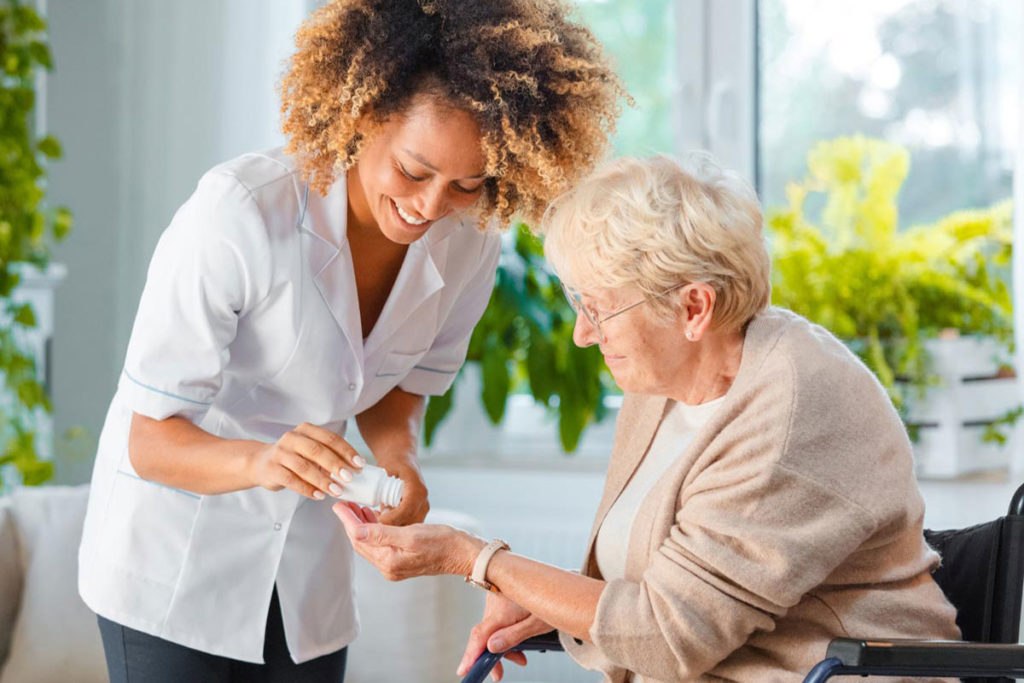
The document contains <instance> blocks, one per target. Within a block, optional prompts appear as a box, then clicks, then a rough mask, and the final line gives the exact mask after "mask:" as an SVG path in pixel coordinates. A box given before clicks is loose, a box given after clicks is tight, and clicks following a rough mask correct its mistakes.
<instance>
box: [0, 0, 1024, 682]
mask: <svg viewBox="0 0 1024 683" xmlns="http://www.w3.org/2000/svg"><path fill="white" fill-rule="evenodd" d="M4 1H5V2H6V0H4ZM15 4H17V3H15ZM21 4H23V5H29V6H31V7H34V8H35V9H36V10H37V12H38V13H39V15H40V16H41V17H43V18H44V19H45V21H46V24H47V27H46V30H45V31H44V32H41V33H39V34H38V36H37V37H36V38H35V39H34V40H38V41H39V42H41V43H45V44H46V45H48V47H49V52H50V55H51V56H52V64H53V68H52V70H46V69H43V68H36V69H34V70H32V71H31V73H27V74H22V77H23V79H24V81H25V82H26V83H30V84H31V87H32V88H33V89H34V92H35V101H34V106H33V107H32V108H31V112H30V117H31V121H30V128H31V134H32V135H33V136H34V137H35V138H36V139H40V138H43V137H44V136H47V135H52V136H54V138H55V139H56V140H57V141H59V143H60V148H61V154H60V155H59V158H56V154H53V155H51V156H54V157H55V158H53V159H52V160H48V161H45V162H44V163H42V165H41V168H42V175H41V176H40V178H39V180H38V183H39V186H40V187H42V188H44V189H45V198H44V199H43V200H42V204H41V206H42V207H43V208H42V209H41V210H45V211H51V212H52V211H53V210H55V209H56V207H66V208H67V209H68V210H69V212H70V215H71V216H73V227H72V228H71V230H70V232H69V233H68V234H67V236H66V238H63V239H62V240H60V241H59V243H56V244H55V245H54V246H53V248H52V252H51V253H50V254H49V259H48V262H46V263H39V264H37V265H42V266H45V267H44V268H42V270H40V271H38V272H34V274H33V273H29V272H27V273H26V275H25V276H24V277H23V279H22V282H21V284H20V285H19V286H18V287H17V288H16V289H15V290H14V294H13V297H14V298H13V300H14V301H15V302H19V303H18V305H19V306H20V305H23V303H24V302H29V303H31V304H32V305H33V311H34V314H33V315H34V317H33V320H32V321H29V322H31V323H32V324H25V325H21V324H20V323H19V318H18V312H19V310H20V309H10V308H9V309H8V313H9V314H10V315H9V316H8V317H13V319H14V322H13V323H12V329H13V330H14V338H15V339H16V340H18V341H19V342H20V343H21V344H22V347H23V348H24V349H25V350H26V353H27V355H28V356H29V357H31V358H32V359H33V361H34V365H33V366H32V367H31V369H30V371H31V373H34V376H35V377H36V378H37V379H38V380H39V382H40V384H41V386H42V392H43V393H42V394H41V395H40V396H36V397H35V398H33V394H32V391H31V390H30V388H24V387H23V388H22V389H19V388H18V387H19V386H20V385H18V386H15V387H14V389H13V395H14V397H13V398H11V399H10V400H8V402H7V403H5V404H3V405H5V406H7V407H6V409H5V414H6V415H7V416H8V417H9V419H11V420H13V419H14V418H15V417H16V416H18V415H21V418H19V419H21V420H22V422H21V423H18V424H19V425H21V426H20V427H18V428H17V429H15V431H14V432H10V431H9V430H8V432H6V433H5V434H6V436H5V437H4V438H5V439H7V442H8V447H7V448H8V449H7V459H6V460H0V463H3V462H6V463H7V464H6V465H0V473H2V477H3V479H2V481H3V486H4V487H5V488H6V489H8V490H10V489H13V488H15V487H17V486H18V485H19V483H21V482H24V483H43V482H44V481H46V482H47V483H49V484H62V485H75V484H81V483H84V482H87V481H88V477H89V474H90V471H91V463H92V454H93V451H94V449H95V444H96V439H97V437H98V434H99V430H100V427H101V426H102V422H103V418H104V414H105V411H106V409H107V405H108V402H109V400H110V398H111V397H112V396H113V393H114V389H115V386H116V382H117V378H118V376H119V373H120V369H121V364H122V362H123V356H124V351H125V348H126V345H127V341H128V336H129V333H130V331H131V325H132V321H133V318H134V315H135V310H136V307H137V305H138V300H139V296H140V294H141V291H142V286H143V283H144V281H145V276H146V268H147V264H148V261H149V258H150V255H151V253H152V250H153V248H154V246H155V244H156V241H157V239H158V237H159V235H160V233H161V231H162V230H163V229H164V227H165V226H166V225H167V224H168V222H169V220H170V218H171V216H172V215H173V213H174V211H175V210H176V209H177V207H178V206H179V205H180V204H181V203H182V202H183V201H184V200H185V199H186V198H187V197H188V196H189V194H190V193H191V191H192V189H193V188H194V187H195V184H196V182H197V180H198V179H199V177H200V175H201V174H202V173H203V172H204V171H205V170H207V169H208V168H210V167H211V166H213V165H215V164H217V163H219V162H221V161H224V160H227V159H229V158H231V157H233V156H236V155H238V154H241V153H243V152H246V151H253V150H259V149H264V148H269V147H273V146H276V145H280V144H283V138H282V137H281V135H280V133H279V132H278V130H277V129H278V113H279V107H278V103H277V97H276V94H275V83H276V80H277V78H278V76H279V75H280V73H281V71H282V68H283V65H284V62H285V60H286V59H287V58H288V56H289V54H290V51H291V48H292V36H293V33H294V31H295V29H296V27H297V26H298V24H299V23H300V22H301V21H302V20H303V19H304V17H305V16H307V14H308V13H309V12H310V11H311V10H312V9H314V8H315V7H316V6H317V5H318V4H319V2H317V1H316V0H174V2H161V1H159V0H36V1H35V2H34V3H31V2H22V3H21ZM575 5H576V9H577V12H578V17H579V18H580V20H582V21H583V22H585V23H586V24H587V25H588V26H589V27H590V28H591V29H592V30H593V32H594V33H595V34H596V36H597V37H598V38H599V39H600V40H601V41H602V42H603V43H604V45H605V46H606V48H607V51H608V54H609V56H610V58H611V59H612V60H613V62H614V63H615V65H616V67H617V69H618V70H619V72H620V73H621V74H622V76H623V77H624V79H625V81H626V84H627V86H628V88H629V90H630V92H631V94H632V95H633V97H634V98H635V100H636V106H635V107H634V108H628V107H626V108H624V112H623V115H622V118H621V121H620V124H619V132H618V135H617V137H616V140H615V153H616V154H617V155H622V154H631V155H647V154H652V153H668V154H685V153H686V152H688V151H691V150H696V149H706V150H709V151H710V152H712V154H714V155H715V157H717V159H718V160H719V162H720V163H721V164H722V165H724V166H726V167H731V168H734V169H736V170H738V171H739V172H740V173H741V174H742V175H743V176H744V177H746V178H747V179H748V180H749V181H750V182H751V183H752V184H753V185H754V186H755V188H756V189H757V191H758V194H759V196H760V197H761V199H762V202H763V204H764V206H765V211H766V237H767V239H768V241H769V244H770V245H771V247H772V251H773V259H774V267H773V273H774V275H773V278H774V279H773V300H774V301H775V302H776V303H779V304H782V305H786V306H788V307H790V308H793V309H794V310H797V311H798V312H801V313H802V314H804V315H807V316H808V317H811V318H812V319H814V320H816V321H818V322H821V323H822V324H824V325H826V326H827V327H829V328H830V329H832V331H833V332H835V333H836V334H837V335H838V336H840V337H841V338H843V339H844V341H846V342H847V343H848V344H849V345H850V347H851V348H852V349H853V350H854V351H856V352H857V353H859V354H861V356H862V357H863V358H864V359H865V362H867V363H868V365H869V367H871V369H872V370H874V371H875V372H876V373H877V374H878V375H879V378H880V380H881V381H882V382H883V384H885V386H886V388H887V389H888V390H889V392H890V395H891V396H892V397H893V400H894V402H895V403H896V405H897V406H898V407H899V409H900V411H901V414H902V415H903V417H904V421H905V422H906V424H907V427H908V431H909V433H910V434H911V436H912V437H913V439H914V442H915V457H916V458H917V467H918V473H919V476H920V480H921V484H922V490H923V492H924V494H925V497H926V500H927V502H928V505H929V507H928V518H927V519H926V522H927V523H928V524H930V525H932V526H935V527H941V526H956V525H963V524H966V523H971V522H973V521H980V520H983V519H987V518H989V517H992V516H995V515H996V514H998V513H999V512H1000V510H1001V509H1002V507H1003V506H1004V504H1005V502H1006V501H1007V500H1008V497H1009V491H1011V490H1012V488H1013V484H1014V482H1019V480H1020V479H1021V472H1022V471H1024V442H1022V440H1021V439H1020V437H1019V435H1018V432H1019V431H1020V430H1019V428H1018V424H1017V423H1018V418H1019V417H1020V415H1021V413H1022V412H1024V411H1022V409H1021V404H1022V403H1024V389H1022V388H1021V385H1020V383H1019V382H1018V380H1017V377H1016V374H1017V373H1016V369H1015V368H1016V367H1020V363H1019V360H1020V354H1019V353H1018V349H1019V348H1020V344H1019V343H1015V340H1019V339H1020V333H1019V332H1018V331H1017V330H1018V329H1020V330H1024V323H1022V321H1021V319H1020V315H1021V314H1019V313H1018V314H1016V322H1017V324H1015V312H1014V308H1013V306H1012V303H1013V300H1014V298H1015V297H1014V292H1015V279H1014V274H1015V270H1017V265H1016V263H1015V261H1014V259H1013V249H1014V246H1015V242H1020V241H1021V240H1024V227H1022V226H1021V225H1020V223H1021V221H1020V219H1018V218H1015V214H1014V211H1013V206H1014V201H1015V200H1016V201H1017V202H1019V201H1021V200H1022V199H1024V181H1022V180H1021V178H1022V177H1024V173H1017V172H1016V171H1017V169H1018V168H1021V169H1022V171H1024V167H1022V164H1024V137H1022V131H1024V111H1022V109H1021V101H1022V95H1024V66H1022V63H1024V59H1022V57H1024V46H1022V42H1021V40H1020V37H1021V36H1022V35H1024V4H1022V3H1020V2H1006V1H999V0H860V1H859V2H857V3H849V2H844V1H842V0H579V1H578V2H576V3H575ZM11 78H13V76H12V73H11V68H10V66H9V65H8V80H10V79H11ZM44 156H46V155H45V154H44ZM798 198H799V199H798ZM837 198H841V199H842V201H837ZM837 206H841V207H845V208H840V209H837V208H836V207H837ZM890 209H891V211H890ZM48 215H50V214H48ZM879 216H890V218H888V219H886V218H879ZM40 220H42V219H40ZM46 220H48V221H55V226H54V230H55V231H56V232H55V234H56V233H57V232H61V230H60V229H58V228H59V226H57V225H56V224H57V223H60V221H61V220H64V219H61V218H59V217H58V218H54V217H53V216H52V215H50V218H47V219H46ZM796 225H799V226H804V227H807V226H810V228H812V229H813V230H814V231H815V234H817V235H820V236H821V237H822V239H823V240H824V241H825V242H826V243H827V244H828V248H827V249H824V250H818V251H815V248H814V247H813V246H812V245H809V244H807V243H802V242H800V240H799V239H796V238H794V233H793V226H796ZM40 229H41V228H40ZM43 261H46V259H43ZM526 277H531V278H535V279H537V280H538V281H539V282H541V284H542V285H543V286H542V288H541V292H542V293H541V295H539V296H540V298H541V299H543V301H542V302H541V303H543V304H545V305H546V306H547V307H548V308H550V309H552V310H555V309H557V308H558V307H559V306H562V305H563V303H562V301H561V299H560V298H559V297H560V295H554V294H552V292H553V291H554V288H553V287H551V286H550V285H551V283H550V281H549V274H548V273H547V272H546V271H545V268H544V265H543V262H542V260H541V259H540V258H539V247H538V244H537V243H536V241H535V240H534V239H533V238H531V237H530V236H529V234H528V231H527V230H525V229H524V228H517V229H513V230H512V231H510V233H509V234H508V236H507V238H506V253H505V254H504V255H503V258H502V264H501V272H500V273H499V280H498V286H499V287H511V288H515V283H516V282H519V281H521V280H522V278H526ZM1016 281H1017V282H1018V283H1021V285H1024V273H1021V272H1020V271H1018V277H1017V279H1016ZM1021 285H1018V286H1017V289H1018V290H1021V291H1020V292H1019V293H1018V295H1019V294H1020V293H1024V289H1022V287H1021ZM500 305H501V304H500V303H493V306H495V307H499V306H500ZM525 308H526V307H525V306H524V307H523V310H498V308H495V309H494V310H493V315H489V316H485V323H484V324H483V325H482V326H481V328H480V329H479V330H478V332H477V335H476V336H475V337H474V344H473V346H472V347H471V352H470V362H469V363H467V366H466V368H465V369H464V372H463V373H462V375H461V376H460V378H459V380H458V382H457V384H456V387H455V391H454V393H453V394H452V395H451V396H448V397H446V398H445V400H444V401H438V402H436V403H435V404H434V405H432V407H431V413H430V429H429V430H428V431H429V444H425V445H424V453H423V462H424V464H425V467H426V470H425V471H426V476H427V479H428V484H429V485H430V486H431V500H432V503H433V505H434V506H435V507H443V508H449V509H454V510H460V511H462V512H466V513H469V514H470V515H472V516H473V517H475V518H476V519H477V520H478V521H479V522H480V524H481V525H482V528H483V529H484V531H485V534H486V535H488V536H494V535H498V536H501V537H503V538H506V540H508V541H510V542H511V543H512V545H513V547H514V548H516V549H517V550H519V551H520V552H524V553H526V554H532V555H534V556H537V557H539V558H541V559H544V560H547V561H550V562H554V563H557V564H560V565H563V566H571V567H575V566H576V565H577V564H578V562H579V561H580V557H581V554H582V552H583V549H584V545H585V541H586V537H587V533H588V531H589V528H590V521H591V516H592V514H593V511H594V509H595V507H596V505H597V501H598V498H599V496H600V491H601V485H602V481H603V473H604V468H605V467H606V465H607V457H608V452H609V448H610V443H611V440H610V437H611V433H612V430H613V423H614V416H615V412H616V409H617V407H618V404H619V400H620V399H619V396H618V392H617V389H616V388H615V387H614V383H613V382H612V381H611V379H610V377H609V376H608V375H607V372H606V371H605V370H604V369H603V367H602V366H601V363H600V360H599V356H597V357H596V358H595V357H594V354H591V355H590V356H586V355H581V356H574V355H572V353H570V352H569V351H566V350H565V348H566V346H567V345H568V344H569V341H568V339H569V337H568V334H567V332H566V328H565V325H564V321H562V320H561V318H560V317H559V316H558V315H553V316H550V317H543V318H541V319H537V318H531V317H530V314H529V313H528V312H527V311H526V310H525ZM489 313H490V312H489ZM562 313H565V312H564V311H562ZM26 320H27V319H21V322H25V321H26ZM488 335H491V338H492V341H493V340H497V348H499V349H500V353H499V355H498V356H492V357H490V358H485V357H484V355H483V353H482V351H480V349H482V348H483V347H484V346H485V343H484V342H485V341H486V339H487V337H488ZM2 341H3V340H0V342H2ZM488 348H495V346H494V344H491V345H490V346H488ZM5 349H6V347H5V346H4V345H3V344H2V343H0V365H2V367H3V368H7V369H8V370H7V371H8V372H9V373H10V372H14V371H15V370H14V369H13V368H14V367H15V365H16V364H15V363H14V362H13V361H10V359H9V354H8V352H7V351H6V350H5ZM573 353H577V352H573ZM5 354H8V355H5ZM531 354H532V356H531ZM543 354H551V355H552V358H553V360H552V363H554V364H555V365H556V366H557V367H558V372H557V373H555V375H554V379H551V378H548V380H545V381H542V380H541V378H540V377H538V376H537V375H536V373H535V374H534V375H532V376H531V372H530V370H531V367H534V366H535V361H536V359H537V358H540V357H542V356H543ZM531 357H532V358H533V359H534V361H533V362H531ZM9 384H10V383H9ZM25 387H28V383H27V382H26V383H25ZM837 390H840V389H839V388H837ZM9 393H10V392H9ZM45 397H48V399H49V404H50V407H51V408H52V411H51V410H47V400H45ZM19 401H20V403H19ZM19 411H20V412H19ZM26 433H28V434H30V435H35V436H34V440H32V439H29V440H28V441H27V440H26V438H25V434H26ZM353 439H358V437H357V436H356V435H353ZM29 441H31V443H29ZM12 454H13V455H12ZM40 463H42V464H40ZM560 666H561V665H560V664H557V663H550V664H548V663H541V664H538V665H535V666H531V667H530V668H529V669H527V670H526V672H519V671H515V672H511V676H512V678H511V680H544V679H546V680H559V681H568V680H591V679H592V678H593V677H591V678H587V677H586V675H584V674H583V673H582V672H577V671H574V670H572V668H571V667H565V668H559V667H560ZM513 668H515V667H513Z"/></svg>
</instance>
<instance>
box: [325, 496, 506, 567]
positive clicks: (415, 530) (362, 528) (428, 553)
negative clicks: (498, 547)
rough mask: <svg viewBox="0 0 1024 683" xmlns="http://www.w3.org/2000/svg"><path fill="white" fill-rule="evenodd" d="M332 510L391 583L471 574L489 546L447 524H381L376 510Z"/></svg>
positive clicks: (344, 506)
mask: <svg viewBox="0 0 1024 683" xmlns="http://www.w3.org/2000/svg"><path fill="white" fill-rule="evenodd" d="M333 510H334V514H336V515H337V516H338V519H340V520H341V523H342V524H344V525H345V532H346V533H347V534H348V537H349V540H351V541H352V547H354V548H355V550H356V552H357V553H359V554H360V555H362V556H363V557H365V558H366V559H367V560H368V561H369V562H370V564H372V565H373V566H374V567H376V568H377V570H378V571H380V573H381V574H382V575H383V576H384V578H386V579H387V580H388V581H401V580H403V579H408V578H411V577H414V576H436V575H438V574H461V575H465V574H468V573H469V572H470V571H471V570H472V568H473V562H474V561H475V560H476V556H477V555H479V554H480V551H481V550H482V549H483V547H484V546H485V545H487V544H486V543H485V542H484V540H483V539H480V538H477V537H476V536H473V535H471V534H467V533H466V532H464V531H460V530H458V529H453V528H452V527H450V526H446V525H444V524H413V525H410V526H401V527H399V526H388V525H386V524H381V523H380V520H379V519H378V518H377V515H376V514H375V513H374V512H373V510H371V509H370V508H361V507H359V506H358V505H356V504H355V503H335V504H334V508H333Z"/></svg>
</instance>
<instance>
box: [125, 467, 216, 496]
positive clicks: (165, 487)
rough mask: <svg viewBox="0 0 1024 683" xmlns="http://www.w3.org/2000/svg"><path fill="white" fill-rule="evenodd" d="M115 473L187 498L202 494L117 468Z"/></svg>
mask: <svg viewBox="0 0 1024 683" xmlns="http://www.w3.org/2000/svg"><path fill="white" fill-rule="evenodd" d="M117 473H118V474H120V475H121V476H123V477H130V478H132V479H137V480H139V481H141V482H145V483H146V484H150V485H151V486H159V487H160V488H162V489H167V490H168V491H174V492H175V493H180V494H181V495H183V496H188V497H189V498H195V499H196V500H200V499H202V496H200V495H199V494H198V493H192V492H191V491H182V490H181V489H176V488H174V487H173V486H167V485H166V484H161V483H159V482H155V481H150V480H148V479H143V478H142V477H140V476H139V475H137V474H132V473H131V472H125V471H124V470H118V471H117Z"/></svg>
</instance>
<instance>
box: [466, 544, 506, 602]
mask: <svg viewBox="0 0 1024 683" xmlns="http://www.w3.org/2000/svg"><path fill="white" fill-rule="evenodd" d="M499 550H508V543H505V541H503V540H501V539H500V538H496V539H494V540H493V541H491V542H490V543H488V544H487V545H486V546H484V549H483V550H481V551H480V554H479V555H477V556H476V562H475V563H473V572H472V573H471V574H469V575H467V576H466V583H471V584H473V585H474V586H477V587H479V588H483V589H484V590H485V591H491V592H492V593H497V592H498V588H497V586H495V585H494V584H493V583H491V582H490V581H488V580H487V565H489V564H490V563H491V558H492V557H494V553H496V552H498V551H499Z"/></svg>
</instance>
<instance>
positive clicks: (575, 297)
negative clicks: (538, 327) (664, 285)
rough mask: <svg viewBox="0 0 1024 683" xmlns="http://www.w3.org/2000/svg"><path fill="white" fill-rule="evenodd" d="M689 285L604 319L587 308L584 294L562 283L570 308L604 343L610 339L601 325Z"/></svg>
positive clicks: (670, 290) (671, 288)
mask: <svg viewBox="0 0 1024 683" xmlns="http://www.w3.org/2000/svg"><path fill="white" fill-rule="evenodd" d="M687 284H688V283H686V282H680V283H679V284H678V285H676V286H675V287H669V288H668V289H666V290H665V291H664V292H661V293H660V294H655V295H653V296H649V297H647V298H646V299H641V300H640V301H637V302H636V303H635V304H630V305H628V306H624V307H622V308H620V309H619V310H617V311H612V312H611V313H609V314H608V315H606V316H604V317H603V318H602V317H601V316H599V315H598V313H597V311H595V310H593V309H591V308H589V307H587V306H586V305H585V304H584V303H583V295H582V294H580V293H579V292H577V291H575V290H573V289H569V288H568V287H566V286H565V283H562V291H563V292H565V298H566V299H568V300H569V306H571V307H572V310H574V311H575V312H576V315H579V314H580V312H582V313H583V317H585V318H586V319H587V322H589V323H590V324H591V325H593V326H594V330H596V331H597V338H598V339H599V340H600V341H601V342H602V343H603V342H605V341H607V340H608V339H607V337H605V336H604V332H603V331H602V330H601V324H602V323H606V322H608V321H609V320H611V319H612V318H614V317H615V316H617V315H622V314H623V313H625V312H626V311H629V310H632V309H634V308H636V307H637V306H642V305H643V304H645V303H647V302H648V301H651V300H652V299H660V298H661V297H663V296H665V295H666V294H668V293H669V292H674V291H675V290H677V289H679V288H680V287H684V286H686V285H687Z"/></svg>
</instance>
